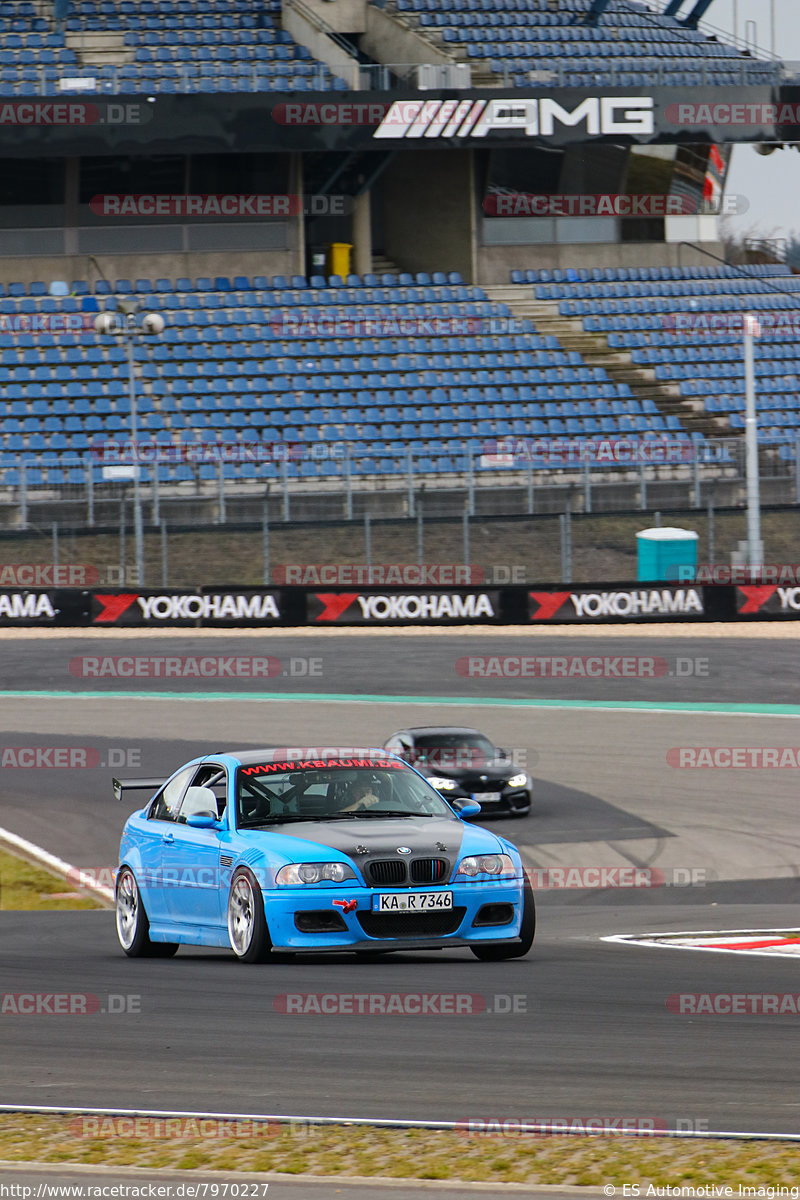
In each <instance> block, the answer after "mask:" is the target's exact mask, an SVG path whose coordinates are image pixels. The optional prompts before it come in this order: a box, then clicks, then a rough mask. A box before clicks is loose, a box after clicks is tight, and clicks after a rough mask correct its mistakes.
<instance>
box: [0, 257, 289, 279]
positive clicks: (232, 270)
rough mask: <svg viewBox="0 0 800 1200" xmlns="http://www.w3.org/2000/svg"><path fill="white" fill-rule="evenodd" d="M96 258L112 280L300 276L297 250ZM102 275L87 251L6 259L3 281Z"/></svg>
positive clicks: (0, 272)
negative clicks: (87, 257)
mask: <svg viewBox="0 0 800 1200" xmlns="http://www.w3.org/2000/svg"><path fill="white" fill-rule="evenodd" d="M97 261H98V262H99V263H100V266H101V268H102V270H103V272H104V274H105V275H106V276H107V278H108V279H109V280H110V281H111V283H112V284H113V282H114V280H115V279H131V280H133V279H150V280H151V281H152V280H155V279H162V278H164V279H172V280H173V281H174V280H175V279H177V278H178V277H179V276H188V277H189V278H190V279H196V278H197V277H198V276H199V275H210V276H211V277H212V278H213V277H214V276H215V275H226V276H227V277H228V278H229V279H230V278H232V277H233V276H234V275H250V276H252V275H298V274H301V268H300V258H299V252H298V250H294V251H275V252H270V253H264V254H262V253H258V252H249V253H240V254H236V253H232V254H149V255H141V254H119V255H114V256H112V255H109V254H104V255H98V256H97ZM99 278H100V275H99V274H98V272H97V269H96V268H95V267H94V266H92V265H91V264H90V263H89V262H87V259H86V255H85V254H82V255H80V256H78V255H67V256H63V257H58V258H45V257H42V258H2V259H0V281H1V282H2V283H4V284H9V283H14V282H18V283H33V282H34V280H43V281H44V282H45V283H51V282H52V280H54V279H65V280H66V281H67V283H71V282H72V280H73V279H83V280H85V281H86V282H90V281H91V283H92V284H93V283H94V282H96V281H97V280H98V279H99Z"/></svg>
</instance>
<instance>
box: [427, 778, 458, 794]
mask: <svg viewBox="0 0 800 1200" xmlns="http://www.w3.org/2000/svg"><path fill="white" fill-rule="evenodd" d="M428 783H429V784H430V785H431V787H433V788H436V790H437V792H452V791H455V786H456V781H455V780H454V779H440V778H439V777H438V775H431V776H430V777H429V779H428Z"/></svg>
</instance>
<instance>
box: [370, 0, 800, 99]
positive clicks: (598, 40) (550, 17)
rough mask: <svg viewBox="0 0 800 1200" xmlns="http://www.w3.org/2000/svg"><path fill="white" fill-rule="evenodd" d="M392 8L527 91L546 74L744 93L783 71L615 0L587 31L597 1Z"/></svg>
mask: <svg viewBox="0 0 800 1200" xmlns="http://www.w3.org/2000/svg"><path fill="white" fill-rule="evenodd" d="M374 2H376V0H373V3H374ZM389 7H390V10H393V11H394V12H396V14H397V15H398V16H399V17H401V18H402V19H403V20H404V21H406V22H407V23H409V24H410V25H411V26H412V27H413V28H414V29H415V30H417V32H419V33H420V34H421V35H422V36H424V37H427V38H428V39H429V40H432V41H433V42H434V44H436V45H440V46H442V47H443V48H444V49H445V50H448V51H450V52H451V53H456V54H457V55H458V56H463V60H464V61H466V62H467V63H469V64H470V65H472V67H473V69H475V68H484V69H488V70H489V71H490V72H492V73H493V74H495V75H499V76H503V77H504V78H509V79H510V81H511V82H513V83H514V84H515V85H516V86H519V87H530V86H531V83H532V82H537V83H541V82H543V73H544V74H545V75H546V74H547V73H548V72H549V73H551V74H552V79H553V81H554V82H557V83H558V84H559V85H560V86H562V87H595V86H598V85H599V86H608V87H613V86H619V87H646V86H650V85H652V84H653V83H659V84H664V85H667V86H669V85H672V84H674V85H675V86H681V87H695V86H702V85H705V84H719V85H722V86H726V87H736V86H741V85H743V84H744V85H747V84H765V83H772V82H776V81H777V80H778V79H779V78H780V67H779V66H778V65H776V64H774V63H772V62H768V61H763V60H759V59H757V58H754V57H753V56H752V55H750V54H745V53H743V52H741V51H739V50H737V49H736V48H735V47H733V46H727V45H725V44H724V43H723V42H721V41H718V40H716V39H714V40H711V39H709V37H707V36H706V35H705V34H703V33H702V32H700V31H699V30H692V29H687V27H686V26H685V25H683V24H682V23H681V22H679V21H678V20H676V19H675V18H674V17H665V16H663V15H661V14H659V13H656V12H654V11H653V10H652V9H650V8H647V7H645V6H644V5H643V4H639V3H636V2H635V0H611V3H610V5H609V7H608V8H607V9H606V11H605V12H604V14H603V16H602V18H601V19H600V21H599V23H598V24H597V25H586V24H583V23H582V19H583V18H585V17H586V15H587V13H588V11H589V9H590V7H591V0H559V2H558V4H557V5H551V4H549V3H548V0H389ZM531 72H534V78H533V79H532V77H531Z"/></svg>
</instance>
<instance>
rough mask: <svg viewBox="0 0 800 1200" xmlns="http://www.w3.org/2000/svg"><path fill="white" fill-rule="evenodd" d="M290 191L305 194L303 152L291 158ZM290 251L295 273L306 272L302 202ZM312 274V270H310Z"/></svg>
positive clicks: (291, 237) (294, 193)
mask: <svg viewBox="0 0 800 1200" xmlns="http://www.w3.org/2000/svg"><path fill="white" fill-rule="evenodd" d="M289 193H290V195H292V196H301V197H302V195H303V156H302V154H292V156H291V158H290V159H289ZM288 249H289V253H290V254H291V256H292V261H293V263H294V271H293V272H292V274H294V275H305V274H306V219H305V216H304V214H303V205H302V203H301V204H300V211H299V213H298V214H297V216H296V217H295V218H294V228H293V230H292V233H291V236H290V238H289V246H288ZM309 274H310V272H309Z"/></svg>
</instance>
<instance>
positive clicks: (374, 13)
mask: <svg viewBox="0 0 800 1200" xmlns="http://www.w3.org/2000/svg"><path fill="white" fill-rule="evenodd" d="M360 45H361V49H362V50H363V51H364V53H365V54H368V55H369V56H370V58H374V59H375V60H376V61H377V62H381V63H449V62H452V61H453V60H452V59H451V58H450V57H449V56H448V55H447V54H445V53H444V52H443V51H441V50H437V49H435V47H433V46H432V45H431V44H430V42H426V41H425V38H423V37H420V36H419V34H418V33H414V32H413V31H412V30H411V29H407V28H406V26H405V25H401V24H400V22H399V21H396V20H395V19H394V17H392V16H390V15H389V14H388V13H386V12H384V10H383V9H380V8H375V7H374V5H370V6H369V7H368V9H367V29H366V33H365V35H364V37H362V39H361V43H360Z"/></svg>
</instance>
